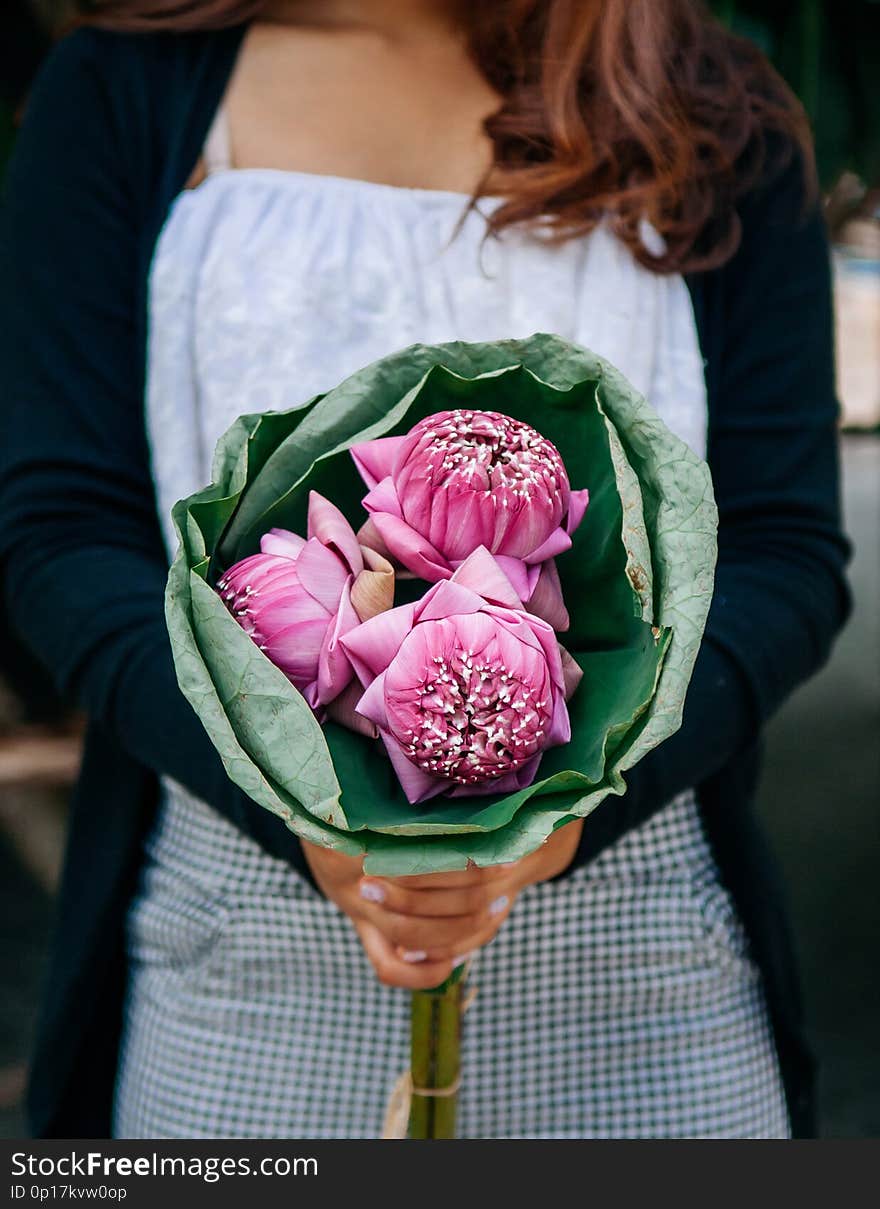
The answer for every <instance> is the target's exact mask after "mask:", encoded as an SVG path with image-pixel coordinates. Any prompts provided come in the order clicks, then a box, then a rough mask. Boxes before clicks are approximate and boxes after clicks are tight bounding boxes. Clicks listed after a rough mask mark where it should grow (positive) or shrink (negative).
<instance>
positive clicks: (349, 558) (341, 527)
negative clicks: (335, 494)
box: [308, 491, 364, 575]
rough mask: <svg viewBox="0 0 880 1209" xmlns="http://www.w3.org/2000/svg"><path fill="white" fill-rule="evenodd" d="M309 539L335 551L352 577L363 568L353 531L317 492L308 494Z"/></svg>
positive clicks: (333, 506)
mask: <svg viewBox="0 0 880 1209" xmlns="http://www.w3.org/2000/svg"><path fill="white" fill-rule="evenodd" d="M308 533H309V537H310V538H311V537H315V538H317V539H318V541H319V542H320V543H321V544H322V545H324V546H330V547H331V549H333V550H335V551H336V552H337V553H338V554H339V555H340V557H341V558H342V559H343V561H344V562H346V563H347V564H348V569H349V571H351V573H352V574H353V575H357V574H358V572H359V571H362V570H363V568H364V563H363V557H362V555H361V548H360V545H359V543H358V539H357V537H356V536H355V532H354V529H352V527H351V525H350V524H349V523H348V521H347V520H346V519H345V517H344V516H343V515H342V513H341V512H340V511H339V509H338V508H337V507H336V505H335V504H331V503H330V501H329V500H326V499H324V497H323V495H319V494H318V492H317V491H310V492H309V529H308Z"/></svg>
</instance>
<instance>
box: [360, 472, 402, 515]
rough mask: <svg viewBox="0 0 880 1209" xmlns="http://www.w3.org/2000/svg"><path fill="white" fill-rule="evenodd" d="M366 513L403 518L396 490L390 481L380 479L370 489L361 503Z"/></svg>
mask: <svg viewBox="0 0 880 1209" xmlns="http://www.w3.org/2000/svg"><path fill="white" fill-rule="evenodd" d="M361 503H362V504H363V506H364V507H365V508H366V510H367V512H370V513H373V512H389V513H390V514H391V515H392V516H400V517H402V516H403V509H402V508H401V506H400V499H399V497H398V495H397V488H396V487H395V485H394V481H393V480H392V479H382V481H381V482H379V483H377V484H376V486H375V487H373V488H371V489H370V490H369V491H368V492H367V494H366V495H365V496H364V498H363V500H362V501H361Z"/></svg>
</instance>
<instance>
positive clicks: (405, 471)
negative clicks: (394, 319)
mask: <svg viewBox="0 0 880 1209" xmlns="http://www.w3.org/2000/svg"><path fill="white" fill-rule="evenodd" d="M351 454H352V457H353V458H354V461H355V465H356V466H357V468H358V470H359V472H360V474H361V477H362V478H363V480H364V482H365V483H366V484H367V486H368V487H369V488H370V490H369V492H368V494H367V495H366V496H365V498H364V506H365V507H366V509H367V511H368V512H369V513H370V519H369V521H367V523H366V525H365V526H364V527H363V528H362V529H361V531H360V534H359V536H360V538H361V540H362V541H364V542H366V543H367V544H368V545H370V546H372V547H374V548H375V549H378V550H381V551H382V552H383V553H385V554H387V555H388V556H389V557H391V558H394V559H396V560H397V561H398V562H399V563H400V564H402V565H403V566H404V567H406V568H407V570H409V571H411V572H412V573H413V574H414V575H417V576H419V577H420V578H422V579H426V580H428V582H429V583H437V582H438V581H439V580H442V579H449V578H450V577H451V576H452V574H453V572H454V571H455V570H456V568H458V567H460V566H461V564H462V562H463V561H464V560H465V559H466V558H467V557H468V555H469V554H471V553H472V552H473V550H475V549H476V547H477V546H481V545H482V546H485V547H486V549H487V550H489V551H490V552H491V553H492V554H494V555H495V557H496V558H497V559H498V561H499V563H500V564H501V565H502V567H503V569H504V572H505V574H506V575H507V576H508V578H509V579H510V581H511V582H512V583H513V585H514V587H515V589H516V591H517V594H518V595H519V597H520V599H521V600H523V601H525V602H526V607H527V608H528V609H529V611H530V612H532V613H535V614H537V615H538V616H540V617H543V618H544V620H545V621H548V622H549V623H550V624H551V625H552V626H553V627H554V629H557V630H565V629H567V628H568V613H567V612H566V610H565V605H564V604H563V601H562V592H561V590H560V586H559V576H558V575H557V573H556V567H555V564H554V563H553V562H552V559H553V558H554V557H555V556H556V555H557V554H562V553H563V552H564V551H565V550H568V549H569V548H570V546H571V535H572V534H573V533H574V531H575V529H577V527H578V525H579V524H580V523H581V520H582V519H583V516H584V512H585V510H586V507H587V503H588V501H589V493H588V492H587V491H586V490H583V491H572V490H571V486H570V484H569V481H568V475H567V474H566V470H565V465H564V464H563V461H562V458H561V457H560V455H559V451H558V450H557V449H556V447H555V445H553V444H551V442H550V441H548V440H547V439H546V438H545V437H542V436H541V434H540V433H539V432H536V431H535V429H534V428H531V427H530V426H529V425H528V424H524V423H523V422H522V421H521V420H514V419H512V418H511V417H510V416H505V415H501V414H500V413H499V412H495V411H470V410H459V411H442V412H438V413H437V414H436V415H432V416H428V417H427V418H426V419H424V420H421V421H420V422H419V423H418V424H416V425H415V427H414V428H412V429H411V431H410V432H409V433H408V434H407V435H406V436H405V437H382V438H379V439H378V440H375V441H366V442H364V443H363V444H360V445H354V446H352V450H351Z"/></svg>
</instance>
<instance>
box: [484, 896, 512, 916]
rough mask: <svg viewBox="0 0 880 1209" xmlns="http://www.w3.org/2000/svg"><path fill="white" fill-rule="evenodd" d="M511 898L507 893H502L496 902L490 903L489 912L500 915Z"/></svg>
mask: <svg viewBox="0 0 880 1209" xmlns="http://www.w3.org/2000/svg"><path fill="white" fill-rule="evenodd" d="M509 902H510V899H509V898H508V897H507V895H506V894H502V895H500V896H499V897H498V898H496V899H495V901H494V902H491V903H489V914H490V915H500V914H501V912H502V911H504V910H506V909H507V906H508V904H509Z"/></svg>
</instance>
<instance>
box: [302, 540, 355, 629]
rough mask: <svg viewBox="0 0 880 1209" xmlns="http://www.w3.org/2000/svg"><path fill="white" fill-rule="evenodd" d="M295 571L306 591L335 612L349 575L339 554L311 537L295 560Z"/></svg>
mask: <svg viewBox="0 0 880 1209" xmlns="http://www.w3.org/2000/svg"><path fill="white" fill-rule="evenodd" d="M296 571H297V574H298V575H299V578H300V583H301V584H302V586H303V587H304V588H305V589H306V591H307V592H311V594H312V596H314V598H315V600H319V601H320V602H321V604H322V605H323V606H324V608H325V609H328V610H329V611H330V612H331V613H335V612H336V609H337V606H338V604H339V599H340V597H341V596H342V590H343V588H344V587H345V585H346V582H347V580H348V576H349V571H348V567H346V565H345V563H344V562H343V561H342V559H341V558H340V557H339V555H338V554H335V553H334V552H333V551H332V550H330V549H329V548H328V547H327V546H324V545H322V544H321V542H320V541H318V539H317V538H316V537H313V538H311V540H309V541H307V542H306V544H305V546H304V547H303V551H302V554H300V556H299V558H298V559H297V560H296Z"/></svg>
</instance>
